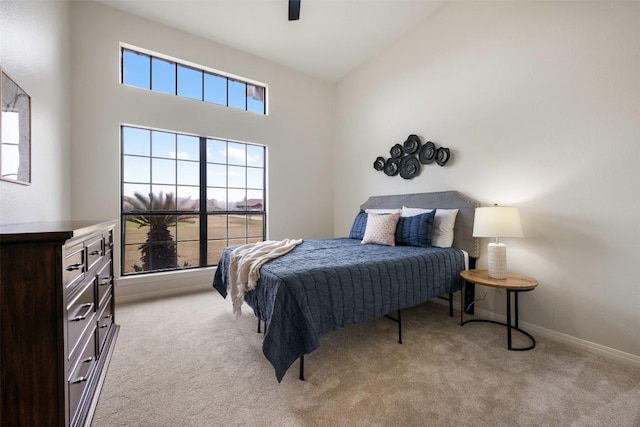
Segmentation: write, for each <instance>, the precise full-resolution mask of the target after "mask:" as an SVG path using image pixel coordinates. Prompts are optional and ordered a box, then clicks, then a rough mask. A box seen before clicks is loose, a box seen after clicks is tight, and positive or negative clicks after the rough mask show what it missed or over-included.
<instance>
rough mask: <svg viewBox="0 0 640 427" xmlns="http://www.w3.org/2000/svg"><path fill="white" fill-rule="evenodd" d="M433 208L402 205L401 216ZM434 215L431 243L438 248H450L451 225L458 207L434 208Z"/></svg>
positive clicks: (453, 222) (428, 210)
mask: <svg viewBox="0 0 640 427" xmlns="http://www.w3.org/2000/svg"><path fill="white" fill-rule="evenodd" d="M432 210H433V209H420V208H408V207H406V206H403V207H402V216H403V217H411V216H415V215H420V214H423V213H428V212H431V211H432ZM435 211H436V216H435V218H434V221H433V234H432V236H431V245H433V246H438V247H440V248H450V247H451V245H452V244H453V227H454V225H455V223H456V216H457V215H458V209H436V210H435Z"/></svg>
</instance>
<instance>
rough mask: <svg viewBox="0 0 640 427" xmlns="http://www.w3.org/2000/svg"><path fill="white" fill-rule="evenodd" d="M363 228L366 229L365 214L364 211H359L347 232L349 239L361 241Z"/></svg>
mask: <svg viewBox="0 0 640 427" xmlns="http://www.w3.org/2000/svg"><path fill="white" fill-rule="evenodd" d="M365 228H367V214H366V213H365V212H364V211H360V212H358V215H356V218H355V219H354V220H353V225H352V226H351V231H350V232H349V238H350V239H358V240H362V238H363V237H364V230H365Z"/></svg>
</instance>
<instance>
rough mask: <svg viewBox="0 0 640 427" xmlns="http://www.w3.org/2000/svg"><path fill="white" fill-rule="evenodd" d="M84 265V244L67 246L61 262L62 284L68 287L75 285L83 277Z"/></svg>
mask: <svg viewBox="0 0 640 427" xmlns="http://www.w3.org/2000/svg"><path fill="white" fill-rule="evenodd" d="M85 267H86V265H85V252H84V245H82V244H80V245H76V246H72V247H71V248H68V249H67V250H66V251H65V257H64V261H63V263H62V270H63V282H64V286H65V287H66V288H68V289H70V288H73V287H75V286H76V285H77V284H78V283H79V282H80V281H81V280H82V279H83V278H84V272H85Z"/></svg>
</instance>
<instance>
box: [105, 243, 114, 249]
mask: <svg viewBox="0 0 640 427" xmlns="http://www.w3.org/2000/svg"><path fill="white" fill-rule="evenodd" d="M104 246H105V247H107V248H111V247H113V243H111V242H107V243H105V244H104Z"/></svg>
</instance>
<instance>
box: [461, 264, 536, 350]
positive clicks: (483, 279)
mask: <svg viewBox="0 0 640 427" xmlns="http://www.w3.org/2000/svg"><path fill="white" fill-rule="evenodd" d="M460 276H461V277H462V278H463V279H464V280H465V286H466V282H470V283H475V284H476V285H482V286H489V287H492V288H497V289H505V290H506V291H507V323H504V322H498V321H496V320H489V319H470V320H464V309H465V307H462V310H461V311H460V326H463V325H465V324H467V323H471V322H487V323H495V324H498V325H502V326H506V327H507V349H509V350H513V351H524V350H531V349H532V348H534V347H535V346H536V340H535V338H533V336H532V335H531V334H530V333H528V332H526V331H523V330H522V329H520V328H519V327H518V294H519V293H520V292H528V291H532V290H534V289H535V288H536V286H538V281H537V280H535V279H533V278H531V277H529V276H525V275H524V274H519V273H511V272H509V273H507V278H506V279H494V278H491V277H489V273H488V271H487V270H463V271H461V272H460ZM511 294H513V295H514V304H515V306H514V308H515V310H514V311H515V312H514V315H515V318H514V322H513V324H512V323H511ZM463 295H464V292H463ZM462 304H463V305H464V301H462ZM512 330H516V331H518V332H521V333H523V334H524V335H526V336H528V337H529V338H530V339H531V345H530V346H527V347H514V346H513V345H512V344H511V331H512Z"/></svg>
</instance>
